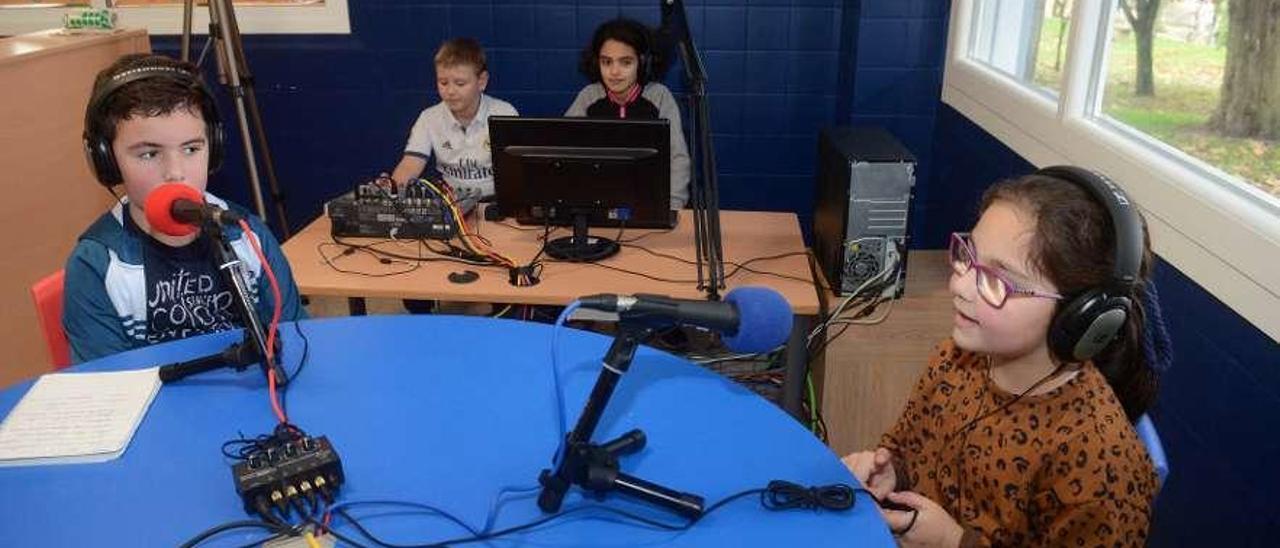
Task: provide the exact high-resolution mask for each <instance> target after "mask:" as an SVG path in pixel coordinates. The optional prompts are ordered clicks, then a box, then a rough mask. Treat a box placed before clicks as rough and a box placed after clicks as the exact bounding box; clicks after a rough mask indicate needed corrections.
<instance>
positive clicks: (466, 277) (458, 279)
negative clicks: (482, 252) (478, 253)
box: [448, 270, 480, 284]
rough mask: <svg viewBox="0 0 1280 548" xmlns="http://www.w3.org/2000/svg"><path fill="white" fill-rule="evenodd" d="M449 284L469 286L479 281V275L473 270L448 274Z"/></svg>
mask: <svg viewBox="0 0 1280 548" xmlns="http://www.w3.org/2000/svg"><path fill="white" fill-rule="evenodd" d="M448 278H449V282H450V283H455V284H469V283H471V282H474V281H476V280H479V279H480V274H478V273H477V272H476V271H474V270H463V271H462V272H450V273H449V276H448Z"/></svg>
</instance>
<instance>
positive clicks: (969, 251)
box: [951, 232, 1062, 308]
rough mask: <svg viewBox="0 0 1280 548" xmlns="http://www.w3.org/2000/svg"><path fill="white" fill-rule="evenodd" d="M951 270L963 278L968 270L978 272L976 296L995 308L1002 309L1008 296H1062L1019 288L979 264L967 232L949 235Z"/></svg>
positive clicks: (1056, 297)
mask: <svg viewBox="0 0 1280 548" xmlns="http://www.w3.org/2000/svg"><path fill="white" fill-rule="evenodd" d="M951 269H952V270H954V271H955V273H956V275H957V276H964V275H965V274H968V273H969V270H970V269H976V270H977V271H978V272H977V276H975V278H976V280H977V284H978V294H979V295H981V296H982V300H984V301H987V304H990V305H991V306H993V307H996V308H1002V307H1004V303H1005V301H1007V300H1009V295H1022V296H1026V297H1040V298H1044V299H1061V298H1062V295H1059V294H1057V293H1051V292H1048V291H1039V290H1036V289H1030V288H1026V287H1020V286H1018V284H1015V283H1013V282H1012V281H1010V280H1009V278H1006V277H1005V276H1004V275H1003V274H1001V273H1000V271H998V270H996V269H994V268H991V267H989V266H987V265H984V264H981V263H979V262H978V259H977V252H975V251H974V249H973V241H972V240H971V239H970V237H969V233H967V232H952V233H951Z"/></svg>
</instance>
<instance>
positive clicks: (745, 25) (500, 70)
mask: <svg viewBox="0 0 1280 548" xmlns="http://www.w3.org/2000/svg"><path fill="white" fill-rule="evenodd" d="M876 3H879V4H884V5H895V4H897V2H891V1H881V2H876ZM843 4H844V2H843V1H842V0H795V1H791V0H772V1H768V0H766V1H759V0H753V1H750V2H747V1H742V0H738V1H732V0H718V1H717V0H690V1H688V2H687V7H688V9H687V11H688V15H689V20H690V25H691V26H692V27H693V32H694V37H695V40H696V42H697V44H698V47H699V49H701V50H702V53H703V58H704V61H705V65H706V67H707V72H708V76H709V79H710V83H709V86H708V92H709V94H710V101H711V113H712V128H713V131H714V134H715V142H716V149H717V159H718V162H719V167H720V170H719V171H720V174H721V181H720V182H721V189H722V192H721V196H722V200H721V203H722V205H723V206H724V207H726V208H736V209H760V210H789V211H796V212H797V213H800V214H801V215H802V216H803V217H804V218H805V221H804V224H805V225H807V224H808V221H807V219H808V216H809V212H810V211H811V209H812V204H811V202H812V199H813V165H814V158H815V155H816V152H815V151H816V134H817V130H818V128H819V127H822V126H824V125H831V124H833V123H835V122H836V108H837V98H838V97H841V96H847V95H849V93H847V92H845V93H843V94H842V93H841V92H840V90H839V89H838V86H837V73H838V72H839V70H838V66H837V65H838V56H839V46H840V44H839V39H840V36H841V13H842V8H843V7H844V6H843ZM349 9H350V11H351V20H352V34H351V35H349V36H257V35H251V36H246V37H245V39H244V41H245V50H246V56H247V58H248V60H249V64H250V68H251V69H252V70H253V71H254V73H255V75H256V76H257V90H258V95H259V98H260V101H261V104H262V111H263V114H264V117H265V119H266V126H267V130H268V132H269V138H270V140H271V146H272V151H273V153H274V154H275V157H276V165H277V170H278V172H279V174H280V180H281V186H282V187H283V189H282V190H283V191H284V193H285V195H286V203H287V204H288V206H289V209H290V217H291V221H290V222H291V224H292V225H294V226H295V228H296V227H298V226H300V225H301V224H303V223H305V222H309V221H310V220H311V219H313V218H314V217H315V216H316V215H319V213H320V211H321V207H322V204H323V202H324V200H326V199H328V198H330V197H332V196H334V195H336V194H338V193H341V192H342V191H343V190H344V189H348V188H350V187H351V186H352V185H354V184H355V183H357V182H359V181H361V180H363V179H365V178H368V177H370V176H372V175H375V174H376V173H377V172H378V171H380V170H390V169H391V168H392V167H394V165H395V163H396V161H397V160H398V159H399V157H400V152H401V150H402V147H403V146H404V139H405V137H406V136H407V133H408V129H409V126H410V125H411V124H412V122H413V120H414V118H415V117H416V115H417V113H418V112H419V111H420V110H421V109H423V108H425V107H427V106H429V105H431V104H433V103H434V102H436V101H437V100H438V98H437V97H436V93H435V91H434V89H435V87H434V84H433V78H434V70H433V67H432V63H431V56H432V55H433V54H434V51H435V48H436V47H437V46H438V45H439V44H440V42H441V41H443V40H444V39H446V38H448V37H451V36H461V35H470V36H474V37H476V38H478V39H479V40H480V41H481V42H482V43H483V44H485V46H486V49H487V52H488V54H489V57H490V65H491V81H490V87H489V93H490V94H492V95H494V96H497V97H500V98H503V99H506V100H508V101H511V102H512V103H513V104H515V105H516V107H517V108H518V109H519V110H520V111H521V112H522V113H525V114H532V115H558V114H560V113H561V112H563V110H564V109H565V108H566V107H567V106H568V105H569V103H570V102H571V101H572V100H573V97H574V94H575V93H576V92H577V91H578V89H580V88H581V87H582V86H583V85H584V84H585V83H586V81H585V79H584V78H583V77H582V76H581V75H580V74H579V73H578V71H577V60H578V55H579V51H580V48H582V47H583V46H584V45H585V44H586V42H587V41H588V40H589V38H590V36H591V33H592V31H593V30H594V29H595V27H596V25H598V24H599V23H600V22H602V21H604V20H606V19H609V18H613V17H616V16H618V15H627V16H630V17H634V18H636V19H639V20H641V21H644V22H646V23H649V24H651V25H656V24H657V23H658V21H659V17H660V14H659V6H658V1H657V0H644V1H639V0H594V1H592V0H581V1H578V2H573V1H563V0H561V1H554V0H543V1H534V0H526V1H510V0H493V1H464V0H459V1H454V2H448V1H440V0H434V1H433V0H404V1H398V2H392V1H389V0H387V1H368V0H362V1H352V2H350V3H349ZM154 47H155V49H156V50H158V51H161V52H166V53H176V50H177V40H176V39H174V38H172V37H162V38H156V39H155V40H154ZM667 83H668V85H669V86H671V87H672V88H673V90H675V91H676V92H677V94H680V92H681V91H682V90H683V88H684V86H683V77H682V69H681V68H680V67H678V66H676V67H673V69H672V70H671V71H670V72H669V73H668V77H667ZM224 103H225V102H224ZM224 106H225V107H226V108H224V114H226V115H227V116H225V117H229V116H230V113H231V112H232V111H231V109H230V104H229V103H226V104H224ZM232 129H234V126H232ZM230 146H231V149H230V152H231V153H230V154H229V155H228V160H229V161H228V162H227V164H226V166H225V167H224V169H223V171H222V173H221V174H220V176H219V178H218V179H217V180H215V181H214V182H213V184H212V187H213V189H214V190H215V192H220V193H222V194H225V195H228V196H229V197H231V198H232V199H234V200H237V201H239V202H241V203H246V204H247V203H249V198H248V191H247V189H246V186H247V185H246V184H245V183H244V180H245V176H244V167H243V161H242V158H241V153H240V149H239V147H240V145H239V138H238V136H237V135H234V134H233V135H232V139H231V143H230Z"/></svg>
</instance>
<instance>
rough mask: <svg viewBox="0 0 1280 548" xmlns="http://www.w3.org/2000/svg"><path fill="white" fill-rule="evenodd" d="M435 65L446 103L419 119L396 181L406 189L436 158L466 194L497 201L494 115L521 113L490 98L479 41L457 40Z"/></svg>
mask: <svg viewBox="0 0 1280 548" xmlns="http://www.w3.org/2000/svg"><path fill="white" fill-rule="evenodd" d="M435 65H436V91H438V92H439V93H440V102H439V103H437V104H435V105H433V106H431V107H429V108H427V109H425V110H423V111H422V114H420V115H418V120H417V122H415V123H414V124H413V129H412V130H411V131H410V132H409V142H408V144H406V145H405V148H404V156H403V157H402V158H401V159H400V163H399V164H398V165H396V168H395V170H394V171H392V172H391V178H392V179H394V180H395V181H396V183H398V184H401V185H403V184H404V183H405V182H407V181H409V180H411V179H414V178H416V177H418V176H420V175H422V171H423V169H425V168H426V167H427V161H428V160H429V159H430V158H431V157H432V156H434V157H435V160H436V169H438V170H439V171H440V173H441V174H442V175H444V180H445V182H447V183H449V186H452V187H453V188H454V189H455V190H457V191H458V193H459V194H460V195H473V196H477V197H481V198H488V197H492V196H493V156H492V155H491V154H490V152H489V116H516V115H517V113H516V109H515V107H513V106H511V104H510V103H508V102H506V101H503V100H501V99H494V98H493V97H490V96H488V95H485V94H484V90H485V87H487V86H488V84H489V70H488V66H487V64H486V61H485V55H484V49H483V48H481V47H480V43H479V42H477V41H475V40H474V39H471V38H454V39H452V40H448V41H446V42H445V43H444V44H441V46H440V49H439V50H438V51H436V56H435Z"/></svg>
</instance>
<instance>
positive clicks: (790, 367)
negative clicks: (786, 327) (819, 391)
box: [782, 314, 813, 425]
mask: <svg viewBox="0 0 1280 548" xmlns="http://www.w3.org/2000/svg"><path fill="white" fill-rule="evenodd" d="M812 324H813V318H812V317H811V316H801V315H798V314H797V315H796V316H795V318H794V320H792V324H791V338H790V339H789V340H788V341H787V369H786V376H785V377H783V381H782V409H783V410H785V411H786V412H788V413H790V414H791V416H793V417H795V418H796V420H799V421H800V422H801V423H804V424H806V425H807V424H808V419H807V418H806V417H805V415H804V409H803V406H802V405H801V403H802V402H803V401H804V390H805V376H806V375H807V374H808V373H809V349H808V344H807V342H808V341H806V340H805V339H806V337H807V336H808V335H809V329H810V326H811V325H812Z"/></svg>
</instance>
